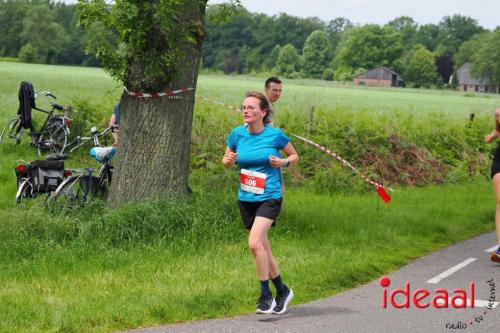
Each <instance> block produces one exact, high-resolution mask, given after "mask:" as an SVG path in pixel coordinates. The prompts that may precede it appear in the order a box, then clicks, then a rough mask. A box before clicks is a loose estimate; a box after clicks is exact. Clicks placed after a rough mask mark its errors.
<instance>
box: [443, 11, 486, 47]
mask: <svg viewBox="0 0 500 333" xmlns="http://www.w3.org/2000/svg"><path fill="white" fill-rule="evenodd" d="M483 31H484V28H483V27H481V26H480V25H479V24H478V23H477V21H476V20H474V19H473V18H470V17H467V16H462V15H453V16H445V17H444V18H443V19H442V20H441V22H439V36H438V49H437V51H436V53H437V54H439V55H442V54H448V55H454V54H455V53H457V51H458V49H459V48H460V45H462V43H463V42H465V41H466V40H469V39H470V38H471V37H472V36H474V35H475V34H478V33H481V32H483Z"/></svg>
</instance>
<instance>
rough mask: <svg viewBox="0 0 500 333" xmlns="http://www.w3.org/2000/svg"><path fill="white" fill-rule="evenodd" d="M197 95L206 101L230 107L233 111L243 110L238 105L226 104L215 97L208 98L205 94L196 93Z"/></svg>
mask: <svg viewBox="0 0 500 333" xmlns="http://www.w3.org/2000/svg"><path fill="white" fill-rule="evenodd" d="M196 97H198V98H199V99H203V100H205V101H209V102H212V103H214V104H217V105H221V106H223V107H225V108H228V109H230V110H232V111H236V112H240V111H241V110H240V109H239V108H238V107H236V106H234V105H229V104H225V103H222V102H219V101H216V100H214V99H210V98H207V97H203V96H198V95H196Z"/></svg>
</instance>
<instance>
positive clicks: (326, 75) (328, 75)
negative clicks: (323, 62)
mask: <svg viewBox="0 0 500 333" xmlns="http://www.w3.org/2000/svg"><path fill="white" fill-rule="evenodd" d="M334 75H335V71H334V70H333V69H331V68H326V69H325V70H324V71H323V80H325V81H333V76H334Z"/></svg>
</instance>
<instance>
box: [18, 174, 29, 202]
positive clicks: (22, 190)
mask: <svg viewBox="0 0 500 333" xmlns="http://www.w3.org/2000/svg"><path fill="white" fill-rule="evenodd" d="M32 197H33V187H32V186H31V183H30V182H29V179H26V180H24V181H23V182H22V183H21V185H19V188H18V189H17V192H16V203H17V204H18V205H20V204H22V203H23V201H24V199H26V198H32Z"/></svg>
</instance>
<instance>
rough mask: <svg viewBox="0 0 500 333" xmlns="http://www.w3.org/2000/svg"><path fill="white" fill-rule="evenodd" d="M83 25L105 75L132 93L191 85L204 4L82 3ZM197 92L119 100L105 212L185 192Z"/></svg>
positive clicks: (183, 0)
mask: <svg viewBox="0 0 500 333" xmlns="http://www.w3.org/2000/svg"><path fill="white" fill-rule="evenodd" d="M78 7H79V11H80V22H81V23H82V24H83V25H84V26H85V27H87V28H89V29H92V27H93V26H94V25H96V24H101V25H102V26H104V27H105V28H106V29H105V31H107V32H108V33H112V34H115V35H116V38H117V41H118V44H117V45H112V44H110V43H105V42H103V41H104V38H105V37H106V35H103V33H102V32H101V33H100V34H92V37H91V39H92V41H94V43H95V44H96V45H97V50H98V53H97V55H98V57H99V58H100V60H101V61H102V64H103V67H104V69H105V71H107V72H108V73H109V74H111V75H112V76H113V77H114V78H115V79H117V80H119V81H121V82H122V83H123V84H124V85H125V86H126V87H127V88H128V89H130V90H132V91H144V92H160V91H166V90H174V89H178V88H180V87H196V81H197V77H198V68H199V62H200V58H201V48H202V41H203V36H204V14H205V7H206V0H204V1H201V0H171V1H158V0H148V1H146V0H144V1H133V0H129V1H126V0H122V1H117V2H116V3H115V4H113V5H110V4H107V3H106V2H105V1H104V0H79V2H78ZM194 97H195V96H194V93H193V92H188V93H184V94H181V95H178V96H177V97H176V98H166V97H164V98H137V97H132V96H129V95H128V94H126V93H123V95H122V97H121V100H120V112H121V122H120V147H119V149H118V154H117V160H118V163H117V164H116V167H115V172H114V175H113V176H114V177H113V182H112V185H111V190H110V194H109V198H108V205H109V206H110V207H117V206H119V205H122V204H123V203H126V202H129V201H134V200H139V199H143V198H147V197H151V196H154V195H158V194H163V193H171V194H173V195H183V194H185V193H187V192H188V175H189V146H190V142H191V125H192V118H193V107H194Z"/></svg>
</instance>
